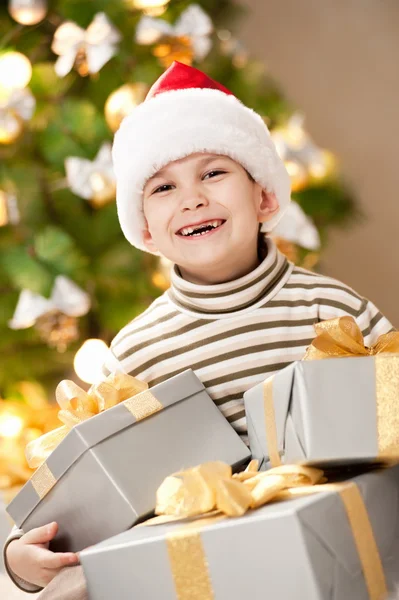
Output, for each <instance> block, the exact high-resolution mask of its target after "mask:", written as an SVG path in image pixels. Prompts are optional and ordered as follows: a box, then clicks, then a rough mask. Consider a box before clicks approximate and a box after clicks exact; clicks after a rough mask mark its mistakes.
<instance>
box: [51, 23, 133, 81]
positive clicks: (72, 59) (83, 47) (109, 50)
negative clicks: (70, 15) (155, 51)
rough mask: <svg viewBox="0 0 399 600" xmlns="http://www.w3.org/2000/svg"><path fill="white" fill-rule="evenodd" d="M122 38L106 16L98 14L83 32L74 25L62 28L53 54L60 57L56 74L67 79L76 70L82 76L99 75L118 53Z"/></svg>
mask: <svg viewBox="0 0 399 600" xmlns="http://www.w3.org/2000/svg"><path fill="white" fill-rule="evenodd" d="M120 39H121V34H120V33H119V31H118V30H117V29H116V27H114V26H113V25H112V23H111V21H110V20H109V19H108V17H107V16H106V14H105V13H97V14H96V15H95V17H94V19H93V21H92V22H91V23H90V25H89V26H88V28H87V29H86V30H85V29H82V28H81V27H79V25H77V24H76V23H74V22H73V21H67V22H66V23H63V24H62V25H60V26H59V27H58V29H57V30H56V32H55V34H54V39H53V43H52V46H51V49H52V51H53V52H54V53H55V54H58V55H59V58H58V59H57V61H56V63H55V72H56V73H57V75H58V76H59V77H65V75H67V73H69V72H70V71H71V70H72V68H73V67H74V66H75V68H76V70H77V71H78V73H79V75H81V76H82V77H85V76H86V75H89V74H93V73H98V72H99V71H100V69H101V68H102V67H103V66H104V65H105V63H107V62H108V61H109V60H110V59H111V58H112V57H113V56H115V54H116V53H117V51H118V47H117V46H118V43H119V41H120Z"/></svg>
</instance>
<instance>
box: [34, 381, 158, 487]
mask: <svg viewBox="0 0 399 600" xmlns="http://www.w3.org/2000/svg"><path fill="white" fill-rule="evenodd" d="M147 388H148V385H147V383H145V382H144V381H140V380H139V379H136V378H135V377H131V376H130V375H127V374H125V373H112V374H111V375H109V376H108V377H107V378H106V379H105V380H104V381H102V382H100V383H98V384H95V385H92V386H91V388H90V389H89V391H88V392H85V391H84V390H83V389H82V388H81V387H79V386H78V385H76V383H74V382H73V381H69V380H67V379H65V380H63V381H61V383H59V385H58V386H57V389H56V392H55V395H56V400H57V402H58V404H59V406H60V408H61V410H60V411H59V412H58V418H59V419H60V421H61V422H62V423H64V425H63V426H62V427H59V428H58V429H54V430H53V431H49V432H48V433H45V434H44V435H42V436H40V437H39V438H37V439H35V440H33V441H32V442H30V443H29V444H28V445H27V446H26V449H25V453H26V459H27V461H28V464H29V466H30V467H31V468H32V469H36V468H37V467H40V466H41V465H43V463H44V461H45V460H46V459H47V457H48V456H49V455H50V454H51V452H52V451H53V450H54V449H55V448H56V446H58V444H59V443H60V442H61V441H62V440H63V439H64V437H65V436H66V435H67V433H68V432H69V431H70V430H71V429H72V427H73V426H74V425H77V424H78V423H82V422H83V421H85V420H87V419H90V418H91V417H93V416H94V415H97V414H99V413H101V412H103V411H104V410H107V409H108V408H111V407H112V406H115V405H116V404H119V403H121V402H123V401H125V400H126V399H128V398H129V399H130V398H131V397H132V396H135V395H137V394H139V393H140V392H143V391H144V390H147ZM126 408H128V410H131V408H130V405H129V406H127V407H126ZM131 412H133V410H131ZM152 412H154V410H153V411H152ZM146 416H148V414H147V415H146ZM40 479H41V478H40V475H39V474H38V475H36V479H35V478H34V479H33V480H32V483H33V482H35V481H36V480H37V481H38V482H39V481H40ZM36 487H38V489H40V493H41V494H42V493H43V487H42V486H41V485H40V484H39V483H38V484H37V486H36V484H35V489H36ZM47 487H48V486H47ZM39 495H40V494H39ZM41 497H42V496H41Z"/></svg>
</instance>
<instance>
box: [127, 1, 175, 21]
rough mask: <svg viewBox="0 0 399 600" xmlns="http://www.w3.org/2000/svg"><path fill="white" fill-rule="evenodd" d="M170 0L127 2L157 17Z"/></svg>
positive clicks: (164, 9)
mask: <svg viewBox="0 0 399 600" xmlns="http://www.w3.org/2000/svg"><path fill="white" fill-rule="evenodd" d="M169 2H170V0H130V2H129V4H130V5H131V6H133V8H136V9H137V10H142V11H143V13H144V14H146V15H149V16H151V17H159V16H160V15H163V13H164V12H165V11H166V9H167V6H168V4H169Z"/></svg>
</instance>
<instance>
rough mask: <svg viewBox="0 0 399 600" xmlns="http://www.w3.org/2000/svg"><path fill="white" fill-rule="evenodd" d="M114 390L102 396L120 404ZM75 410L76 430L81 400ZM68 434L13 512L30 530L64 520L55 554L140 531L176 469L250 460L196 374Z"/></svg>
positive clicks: (72, 411)
mask: <svg viewBox="0 0 399 600" xmlns="http://www.w3.org/2000/svg"><path fill="white" fill-rule="evenodd" d="M126 377H128V376H126ZM131 379H133V378H131ZM109 385H110V384H108V383H107V382H105V384H103V385H102V387H101V389H100V391H99V392H98V390H97V392H98V393H97V396H99V397H100V398H103V396H104V390H105V392H106V393H105V396H106V397H111V398H113V395H112V390H109V389H108V390H107V386H108V388H109ZM111 387H112V386H111ZM119 387H120V386H119ZM133 387H134V386H133ZM116 391H118V390H116ZM114 392H115V390H114ZM72 395H73V394H72ZM57 399H58V398H57ZM92 400H93V398H89V400H88V402H87V403H86V408H84V406H83V407H82V408H81V412H84V411H85V410H86V411H87V410H89V408H90V401H92ZM97 400H98V398H97ZM111 401H112V402H116V400H115V399H113V400H111ZM65 402H66V400H65ZM61 404H62V402H61ZM70 404H71V405H72V408H70V411H68V410H66V412H67V413H70V415H69V416H70V420H72V424H73V418H74V416H75V417H76V418H77V419H78V418H79V412H77V411H76V398H72V399H71V400H70ZM74 407H75V408H74ZM64 408H65V409H67V406H66V407H64ZM62 412H63V411H61V413H62ZM64 412H65V411H64ZM71 415H72V416H71ZM61 416H62V415H61ZM86 416H87V415H86ZM60 418H61V417H60ZM60 434H62V435H61V437H63V439H62V441H61V442H60V443H59V444H58V445H57V446H56V447H55V449H54V450H53V451H52V452H51V453H50V454H49V456H48V458H47V459H46V461H45V462H44V463H43V464H42V465H41V466H40V467H39V468H38V469H37V470H36V471H35V473H34V475H33V476H32V477H31V479H30V480H29V481H28V482H27V483H26V484H25V486H24V487H23V488H22V490H21V491H20V493H19V494H18V495H17V496H16V497H15V498H14V500H13V501H12V502H11V504H9V506H8V507H7V510H8V512H9V514H10V515H11V517H12V518H13V520H14V521H15V523H16V524H17V525H18V526H19V527H21V528H22V529H23V530H24V531H28V530H30V529H32V528H35V527H39V526H41V525H44V524H47V523H50V522H52V521H56V522H57V523H58V525H59V532H58V534H57V537H56V538H55V539H54V541H53V542H52V544H51V549H52V550H54V551H66V550H68V551H79V550H81V549H82V548H86V547H87V546H89V545H92V544H95V543H97V542H100V541H102V540H104V539H107V538H109V537H111V536H113V535H115V534H117V533H120V532H121V531H124V530H126V529H128V528H130V527H132V525H133V524H134V523H136V522H137V521H138V520H139V519H141V518H143V517H145V516H148V515H149V513H151V511H152V510H153V508H154V498H155V492H156V489H157V487H158V485H159V482H160V481H162V479H163V478H164V477H165V476H166V475H167V474H168V473H170V472H171V471H175V470H177V469H180V468H182V467H184V468H186V467H189V466H192V465H195V464H197V463H198V462H202V461H204V460H205V461H206V460H216V459H222V460H224V461H226V462H227V463H229V464H230V465H232V466H238V465H240V464H242V463H243V462H245V461H246V460H248V459H249V456H250V453H249V449H248V448H247V446H246V445H245V444H244V442H243V441H242V440H241V439H240V437H239V436H238V434H237V433H236V432H235V431H234V430H233V428H232V427H231V426H230V424H229V423H228V422H227V421H226V419H225V417H224V416H223V415H222V414H221V412H220V411H219V409H218V408H217V407H216V405H215V404H214V402H213V401H212V399H211V398H210V397H209V395H208V394H207V392H206V390H205V388H204V386H203V384H202V383H201V381H200V380H199V379H198V378H197V377H196V375H195V374H194V373H193V372H192V371H191V370H187V371H185V372H184V373H181V374H179V375H176V376H175V377H172V378H171V379H169V380H167V381H165V382H163V383H160V384H158V385H156V386H154V387H153V388H151V390H144V391H142V392H140V393H138V394H136V395H135V396H133V397H132V398H128V399H126V400H124V401H122V402H120V403H119V404H116V405H115V406H112V407H111V408H108V409H107V410H105V411H104V412H101V413H99V414H96V415H95V416H92V417H91V418H88V419H86V420H84V421H82V422H78V424H76V425H74V426H72V427H71V428H70V429H69V430H68V432H67V433H66V435H65V431H62V430H61V432H60ZM56 435H57V433H56V434H55V437H56ZM50 437H51V435H50ZM45 441H46V440H45ZM45 445H46V444H45V443H44V446H45Z"/></svg>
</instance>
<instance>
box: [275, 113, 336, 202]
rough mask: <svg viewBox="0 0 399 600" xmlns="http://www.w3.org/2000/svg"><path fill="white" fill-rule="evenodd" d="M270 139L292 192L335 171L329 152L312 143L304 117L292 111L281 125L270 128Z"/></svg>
mask: <svg viewBox="0 0 399 600" xmlns="http://www.w3.org/2000/svg"><path fill="white" fill-rule="evenodd" d="M272 138H273V141H274V143H275V145H276V148H277V152H278V153H279V155H280V157H281V158H282V159H283V160H284V162H285V165H286V168H287V171H288V173H289V174H290V177H291V183H292V189H293V191H294V192H295V191H299V190H301V189H303V188H304V187H305V186H307V185H308V184H309V183H310V181H311V180H321V179H324V178H325V177H328V176H329V175H331V174H332V173H333V172H334V170H335V161H334V158H333V156H332V154H331V153H330V152H328V151H327V150H323V149H321V148H319V147H318V146H316V144H315V143H314V142H313V141H312V139H311V138H310V137H309V135H308V134H307V133H306V131H305V129H304V116H303V115H302V114H299V113H295V114H294V115H293V116H292V117H291V118H290V119H289V120H288V122H287V124H286V125H285V126H282V127H278V128H275V129H273V131H272Z"/></svg>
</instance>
